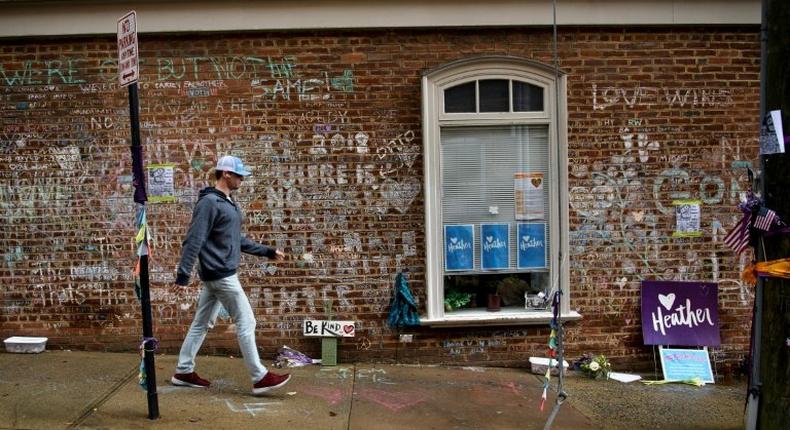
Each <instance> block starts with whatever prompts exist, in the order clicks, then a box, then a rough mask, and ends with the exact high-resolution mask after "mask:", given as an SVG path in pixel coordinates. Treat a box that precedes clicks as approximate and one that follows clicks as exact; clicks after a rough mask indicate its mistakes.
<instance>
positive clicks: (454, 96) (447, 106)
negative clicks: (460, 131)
mask: <svg viewBox="0 0 790 430" xmlns="http://www.w3.org/2000/svg"><path fill="white" fill-rule="evenodd" d="M475 97H476V96H475V81H472V82H467V83H465V84H461V85H456V86H454V87H451V88H448V89H446V90H444V111H445V112H446V113H468V112H471V113H474V112H475Z"/></svg>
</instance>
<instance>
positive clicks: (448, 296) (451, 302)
mask: <svg viewBox="0 0 790 430" xmlns="http://www.w3.org/2000/svg"><path fill="white" fill-rule="evenodd" d="M471 300H472V293H462V292H460V291H458V290H453V289H451V290H448V291H447V292H446V293H445V295H444V309H445V310H446V311H448V312H449V311H453V310H455V309H458V308H462V307H464V306H466V305H468V304H469V302H470V301H471Z"/></svg>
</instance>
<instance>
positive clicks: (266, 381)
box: [252, 372, 291, 395]
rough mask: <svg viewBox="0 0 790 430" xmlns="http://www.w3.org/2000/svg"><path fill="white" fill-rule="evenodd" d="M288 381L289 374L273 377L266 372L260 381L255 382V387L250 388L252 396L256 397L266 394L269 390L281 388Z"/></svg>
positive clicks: (289, 378) (272, 374) (273, 375)
mask: <svg viewBox="0 0 790 430" xmlns="http://www.w3.org/2000/svg"><path fill="white" fill-rule="evenodd" d="M290 380H291V375H290V374H285V375H275V374H274V373H272V372H268V373H266V376H264V377H263V378H261V380H260V381H258V382H256V383H255V385H253V386H252V394H255V395H258V394H263V393H267V392H269V391H271V390H274V389H276V388H280V387H282V386H283V385H285V384H287V383H288V381H290Z"/></svg>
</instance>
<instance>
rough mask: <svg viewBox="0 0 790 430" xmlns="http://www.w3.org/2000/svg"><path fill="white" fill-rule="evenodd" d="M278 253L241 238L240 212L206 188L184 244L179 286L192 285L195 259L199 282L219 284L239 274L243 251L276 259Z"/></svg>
mask: <svg viewBox="0 0 790 430" xmlns="http://www.w3.org/2000/svg"><path fill="white" fill-rule="evenodd" d="M275 251H276V250H275V248H271V247H268V246H265V245H261V244H260V243H257V242H254V241H252V240H250V239H247V238H246V237H244V236H242V235H241V210H240V209H239V208H238V206H236V204H235V203H234V202H233V201H232V200H230V199H229V198H228V197H227V196H225V193H223V192H222V191H220V190H218V189H216V188H214V187H207V188H204V189H202V190H201V191H200V197H199V198H198V202H197V205H195V210H194V211H193V212H192V223H191V224H190V226H189V231H188V232H187V236H186V238H185V239H184V242H183V243H182V244H181V262H180V263H179V264H178V271H177V276H176V284H178V285H188V284H189V277H190V274H191V273H192V266H194V265H195V258H196V257H197V258H198V260H199V261H200V264H199V265H198V274H199V275H200V279H202V280H203V281H216V280H217V279H222V278H227V277H228V276H231V275H234V274H236V270H237V269H238V268H239V261H240V260H241V253H242V252H244V253H247V254H252V255H259V256H263V257H269V258H274V257H275V256H276V254H275Z"/></svg>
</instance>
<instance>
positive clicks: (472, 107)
mask: <svg viewBox="0 0 790 430" xmlns="http://www.w3.org/2000/svg"><path fill="white" fill-rule="evenodd" d="M543 94H544V91H543V87H541V86H538V85H534V84H532V83H529V82H525V81H522V80H516V79H475V80H472V81H469V82H466V83H463V84H458V85H455V86H451V87H447V88H445V89H444V113H491V112H542V111H543V110H544V96H543Z"/></svg>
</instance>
